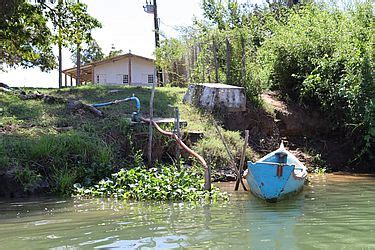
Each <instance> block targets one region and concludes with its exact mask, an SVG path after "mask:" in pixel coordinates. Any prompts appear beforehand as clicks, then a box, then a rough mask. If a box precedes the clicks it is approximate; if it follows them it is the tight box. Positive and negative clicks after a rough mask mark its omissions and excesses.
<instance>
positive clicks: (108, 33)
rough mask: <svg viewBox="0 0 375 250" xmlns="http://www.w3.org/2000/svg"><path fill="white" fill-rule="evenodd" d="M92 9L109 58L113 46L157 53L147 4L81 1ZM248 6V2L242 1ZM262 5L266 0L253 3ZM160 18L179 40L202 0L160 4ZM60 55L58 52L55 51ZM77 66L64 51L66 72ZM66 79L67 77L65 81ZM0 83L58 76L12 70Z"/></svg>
mask: <svg viewBox="0 0 375 250" xmlns="http://www.w3.org/2000/svg"><path fill="white" fill-rule="evenodd" d="M81 1H82V2H84V3H86V4H87V5H88V12H89V13H90V15H92V16H94V17H95V18H97V19H98V20H99V21H100V22H101V23H102V25H103V27H102V28H101V29H97V30H94V32H93V37H94V38H95V39H96V40H97V41H98V43H99V45H100V46H101V47H102V49H103V51H104V53H105V54H108V52H109V51H110V49H111V47H112V44H113V45H114V46H115V48H116V49H117V50H119V49H121V50H123V52H124V53H127V52H129V50H130V51H131V52H132V53H133V54H137V55H141V56H145V57H153V51H154V49H155V40H154V39H155V38H154V33H153V30H154V22H153V15H152V14H147V13H146V12H144V10H143V5H145V2H146V0H81ZM239 2H246V0H243V1H239ZM250 2H251V3H261V2H262V0H252V1H250ZM157 5H158V16H159V18H160V30H161V33H162V34H164V35H165V36H166V37H177V36H178V31H177V30H176V29H175V28H176V27H179V26H188V25H191V24H192V23H193V18H194V17H197V18H201V17H202V10H201V0H158V1H157ZM54 52H55V54H56V55H57V48H54ZM73 66H74V64H73V62H72V61H71V59H70V52H69V51H68V50H65V49H64V50H63V69H67V68H71V67H73ZM63 79H64V77H63ZM0 82H3V83H6V84H8V85H10V86H14V87H16V86H17V87H24V86H27V87H58V72H57V70H53V71H51V72H49V73H43V72H41V71H40V70H39V69H38V68H32V69H22V68H17V69H8V70H7V72H1V71H0Z"/></svg>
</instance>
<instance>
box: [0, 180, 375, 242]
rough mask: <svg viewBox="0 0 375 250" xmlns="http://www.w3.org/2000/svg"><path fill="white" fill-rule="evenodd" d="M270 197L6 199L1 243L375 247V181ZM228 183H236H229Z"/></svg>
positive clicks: (1, 206) (328, 184)
mask: <svg viewBox="0 0 375 250" xmlns="http://www.w3.org/2000/svg"><path fill="white" fill-rule="evenodd" d="M313 183H314V184H313V185H312V186H310V187H307V188H305V190H304V192H303V193H301V194H300V195H299V196H297V197H294V198H291V199H288V200H284V201H281V202H279V203H275V204H269V203H266V202H263V201H262V200H259V199H257V198H254V197H253V196H252V195H251V194H249V193H248V192H236V193H234V192H233V197H232V200H231V201H230V202H229V203H219V204H210V205H204V206H202V205H200V204H190V203H168V202H122V201H111V200H100V199H97V200H72V199H65V200H62V199H51V198H47V199H41V200H37V201H35V200H26V201H25V200H23V201H14V200H12V201H2V202H0V246H1V247H0V248H5V249H19V248H55V249H66V248H81V249H82V248H83V249H91V248H106V249H108V248H131V249H136V248H139V249H142V248H158V249H160V248H192V247H196V248H202V247H206V248H224V249H226V248H228V247H233V248H241V249H242V248H262V249H264V248H266V249H274V248H276V249H297V248H298V249H300V248H303V249H306V248H332V247H339V248H345V247H348V246H356V247H360V248H371V247H375V242H374V239H373V237H369V235H375V231H374V230H375V208H374V204H375V195H374V194H375V182H374V181H373V179H367V180H355V181H353V180H346V181H342V180H341V181H336V180H331V179H329V178H328V179H317V180H313ZM228 190H232V188H231V187H228Z"/></svg>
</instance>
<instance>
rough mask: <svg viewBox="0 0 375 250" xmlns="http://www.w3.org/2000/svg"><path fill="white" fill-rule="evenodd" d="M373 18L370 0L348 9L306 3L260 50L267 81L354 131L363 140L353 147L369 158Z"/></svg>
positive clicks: (373, 93)
mask: <svg viewBox="0 0 375 250" xmlns="http://www.w3.org/2000/svg"><path fill="white" fill-rule="evenodd" d="M373 23H374V16H373V7H372V5H371V4H370V3H369V2H366V3H362V4H357V5H355V6H354V7H353V8H352V9H350V10H347V11H343V10H336V9H330V8H328V7H326V6H319V5H305V6H304V7H303V8H298V9H293V10H291V11H290V13H289V15H288V22H286V23H280V24H279V25H277V26H275V28H273V35H272V37H270V38H269V39H267V40H266V41H265V42H264V44H263V45H262V46H261V48H260V49H259V58H260V61H261V64H262V67H260V68H261V69H262V71H263V75H265V76H267V78H268V79H267V78H264V79H263V81H268V82H269V83H270V84H271V85H272V88H274V89H279V90H282V91H283V92H284V93H286V94H288V95H289V97H290V98H291V99H292V100H296V101H298V100H299V101H300V102H301V103H302V104H304V105H305V106H310V107H313V106H318V107H320V108H321V110H322V111H324V112H326V114H327V116H328V117H330V118H331V119H332V120H334V121H335V122H336V128H339V129H346V131H348V132H351V131H353V132H355V133H354V134H355V135H357V136H359V137H361V138H362V139H361V140H360V141H361V142H360V143H357V145H354V146H356V147H358V148H360V151H361V152H363V153H364V152H366V153H364V154H363V153H361V156H367V157H371V154H373V152H372V153H370V152H369V151H371V148H374V146H373V145H374V144H373V142H374V137H373V135H372V132H371V131H373V129H374V124H373V120H374V116H375V113H374V112H373V104H372V103H373V100H374V98H375V85H374V77H373V71H374V58H373V55H374V46H373V41H374V27H373Z"/></svg>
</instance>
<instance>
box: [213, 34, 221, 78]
mask: <svg viewBox="0 0 375 250" xmlns="http://www.w3.org/2000/svg"><path fill="white" fill-rule="evenodd" d="M212 46H213V50H214V64H215V65H214V66H215V82H216V83H218V82H219V61H218V58H217V43H216V39H215V37H214V38H213V41H212Z"/></svg>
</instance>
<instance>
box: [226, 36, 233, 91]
mask: <svg viewBox="0 0 375 250" xmlns="http://www.w3.org/2000/svg"><path fill="white" fill-rule="evenodd" d="M225 44H226V50H227V51H226V55H227V56H226V62H227V80H226V83H227V84H231V80H232V79H231V61H232V47H231V45H230V42H229V38H228V37H227V38H225Z"/></svg>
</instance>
